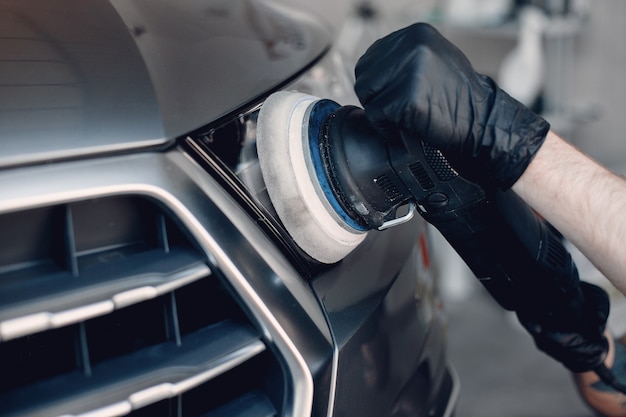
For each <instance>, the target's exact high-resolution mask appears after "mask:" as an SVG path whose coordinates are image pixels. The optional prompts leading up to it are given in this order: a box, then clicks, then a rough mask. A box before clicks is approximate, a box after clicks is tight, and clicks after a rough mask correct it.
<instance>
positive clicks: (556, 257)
mask: <svg viewBox="0 0 626 417" xmlns="http://www.w3.org/2000/svg"><path fill="white" fill-rule="evenodd" d="M546 235H547V239H546V240H547V247H546V249H547V251H546V260H547V261H548V263H549V264H551V265H552V266H554V267H557V268H564V267H565V266H566V265H567V263H568V256H569V254H568V252H567V250H566V249H565V248H564V247H563V245H561V243H560V242H559V238H558V237H557V236H556V235H555V234H554V232H552V231H551V230H549V229H548V233H547V234H546Z"/></svg>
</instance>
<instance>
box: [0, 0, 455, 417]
mask: <svg viewBox="0 0 626 417" xmlns="http://www.w3.org/2000/svg"><path fill="white" fill-rule="evenodd" d="M308 3H310V2H308ZM308 3H307V2H304V1H287V0H282V1H274V2H272V1H268V0H215V1H214V0H205V1H199V0H186V1H176V2H173V1H166V0H125V1H119V0H111V1H106V0H91V1H89V2H83V1H78V0H49V1H46V2H40V1H35V0H8V1H4V2H2V4H1V5H0V32H1V33H2V36H1V37H0V60H1V61H2V64H1V65H0V231H1V233H0V369H1V370H2V376H1V378H0V404H2V406H1V407H0V408H1V409H2V412H1V414H2V415H3V416H99V417H113V416H133V417H138V416H186V417H187V416H197V417H200V416H229V417H235V416H241V417H243V416H247V417H252V416H255V417H257V416H258V417H261V416H284V417H287V416H294V417H303V416H319V417H321V416H324V417H331V416H335V417H343V416H359V417H369V416H372V417H373V416H376V417H380V416H431V417H437V416H446V417H447V416H451V415H452V414H453V412H454V407H455V403H456V399H457V397H458V390H459V383H458V379H457V377H456V375H455V373H454V368H453V366H452V365H451V364H450V363H449V360H448V357H447V355H446V315H445V310H444V308H443V304H442V300H441V296H440V295H439V292H438V288H437V282H438V276H437V271H436V268H435V267H434V265H433V261H432V253H431V252H430V250H431V249H430V244H429V236H428V233H429V228H428V226H427V225H426V223H425V222H424V221H422V220H421V219H414V220H412V221H410V222H408V223H406V224H404V225H402V226H399V227H395V228H392V229H390V230H386V231H384V232H372V233H370V234H368V237H367V238H366V239H365V241H364V242H363V243H362V244H361V245H360V246H359V247H358V248H357V249H356V250H354V251H353V252H352V253H350V254H349V255H348V256H347V257H346V258H345V259H343V260H342V261H340V262H337V263H334V264H331V265H326V264H321V263H319V262H316V261H315V260H313V259H311V258H310V257H308V256H307V254H306V253H304V252H303V251H302V250H301V249H300V248H299V247H298V246H297V245H296V244H295V243H294V241H293V239H292V238H291V237H290V236H289V234H288V233H287V231H286V230H285V228H284V227H283V226H282V224H281V222H280V219H279V218H278V217H277V215H276V213H275V211H274V210H273V207H272V204H271V201H269V199H268V196H267V192H266V189H265V186H264V183H263V178H262V175H261V172H260V170H259V164H258V159H257V157H256V151H255V141H256V117H257V116H258V112H259V109H260V108H261V107H262V105H263V101H264V99H265V98H266V97H267V96H268V95H269V94H271V93H272V92H275V91H279V90H293V91H300V92H306V93H310V94H313V95H316V96H319V97H324V98H330V99H333V100H336V101H337V102H340V103H342V104H348V103H355V104H358V101H356V98H355V97H354V93H353V92H352V87H351V79H350V71H351V68H353V65H354V62H353V61H352V60H351V59H349V57H348V56H347V54H345V53H342V51H346V49H345V44H344V45H339V43H338V40H339V39H340V38H341V37H340V33H341V30H340V29H341V22H343V21H344V18H345V15H344V14H342V13H347V12H348V11H349V10H350V7H351V5H350V4H348V3H347V4H346V5H342V4H340V2H330V1H325V2H318V3H316V4H315V5H312V4H308ZM340 46H341V47H340ZM352 52H353V51H352Z"/></svg>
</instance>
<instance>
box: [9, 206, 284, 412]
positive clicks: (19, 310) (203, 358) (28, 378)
mask: <svg viewBox="0 0 626 417" xmlns="http://www.w3.org/2000/svg"><path fill="white" fill-rule="evenodd" d="M0 230H1V231H2V233H0V369H1V370H2V378H0V404H2V406H1V407H0V408H2V410H3V411H2V415H5V416H43V415H45V416H61V415H62V416H70V415H89V416H94V415H97V416H98V417H105V416H123V415H131V416H143V415H146V416H148V415H149V416H198V417H199V416H230V417H237V416H258V417H264V416H274V415H279V414H280V411H281V410H280V408H281V404H282V402H283V400H284V399H283V398H282V396H283V392H284V391H285V387H284V385H283V384H284V382H283V377H282V373H281V371H280V366H279V365H278V359H277V358H276V357H274V355H273V353H272V352H271V350H270V349H268V348H267V346H266V344H265V343H264V341H263V340H262V338H261V336H260V334H259V331H258V330H257V329H256V328H255V326H253V325H252V323H251V322H250V321H249V320H248V316H247V315H246V314H245V313H244V311H243V310H242V308H241V307H240V304H239V302H238V301H237V299H236V297H235V295H234V293H233V292H231V291H230V290H229V288H228V284H227V283H226V281H225V280H224V279H221V277H220V276H219V274H218V273H217V272H216V271H212V270H211V268H210V267H209V265H208V263H207V261H206V259H205V257H204V255H203V254H202V252H201V251H199V250H198V249H197V248H196V246H195V245H194V242H193V241H192V240H191V239H189V238H188V236H187V234H186V233H185V231H184V230H183V228H182V227H181V226H180V225H179V224H178V223H177V222H176V220H175V219H173V218H171V216H170V215H169V213H168V212H167V211H166V210H164V209H163V208H162V207H161V206H160V205H159V204H158V203H157V202H154V201H152V200H149V199H147V198H144V197H139V196H113V197H111V196H109V197H103V198H95V199H89V200H85V201H79V202H72V203H64V204H57V205H52V206H47V207H39V208H34V209H29V210H23V211H16V212H11V213H5V214H2V215H0Z"/></svg>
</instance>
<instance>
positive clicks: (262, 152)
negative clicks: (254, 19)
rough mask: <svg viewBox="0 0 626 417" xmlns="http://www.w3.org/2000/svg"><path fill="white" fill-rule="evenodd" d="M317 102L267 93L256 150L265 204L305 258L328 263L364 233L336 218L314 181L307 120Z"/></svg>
mask: <svg viewBox="0 0 626 417" xmlns="http://www.w3.org/2000/svg"><path fill="white" fill-rule="evenodd" d="M319 100H320V99H319V98H317V97H314V96H310V95H306V94H302V93H295V92H287V91H281V92H277V93H274V94H272V95H270V96H269V97H268V98H267V100H266V101H265V102H264V103H263V105H262V106H261V110H260V112H259V116H258V121H257V152H258V157H259V164H260V166H261V173H262V175H263V180H264V181H265V186H266V187H267V191H268V194H269V197H270V200H271V201H272V204H273V205H274V208H275V209H276V212H277V214H278V216H279V217H280V220H281V221H282V223H283V225H284V226H285V228H286V229H287V232H288V233H289V234H290V235H291V237H292V238H293V239H294V241H295V242H296V244H297V245H298V246H299V247H300V248H302V249H303V250H304V251H305V252H306V253H307V254H308V255H309V256H311V257H312V258H314V259H316V260H318V261H320V262H322V263H327V264H331V263H335V262H338V261H340V260H341V259H343V258H344V257H346V256H347V255H348V254H349V253H350V252H351V251H352V250H354V249H355V248H356V247H357V246H358V245H359V244H360V243H361V242H362V241H363V239H365V236H366V234H367V232H363V231H360V230H355V229H353V228H352V227H350V226H349V225H348V224H346V223H345V222H344V221H343V220H341V218H340V217H339V216H338V215H337V213H336V212H335V210H333V208H332V206H331V204H330V203H329V201H328V199H327V198H326V196H325V194H324V191H323V190H322V188H321V187H320V184H319V181H318V179H317V178H318V177H317V174H316V173H315V168H314V164H313V162H312V160H311V152H310V149H309V135H310V134H311V133H310V126H309V116H310V111H311V109H312V107H313V106H314V105H315V103H316V102H317V101H319ZM311 130H312V131H313V132H314V133H313V134H315V132H317V131H316V127H313V129H311Z"/></svg>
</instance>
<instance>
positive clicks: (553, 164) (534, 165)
mask: <svg viewBox="0 0 626 417" xmlns="http://www.w3.org/2000/svg"><path fill="white" fill-rule="evenodd" d="M513 190H514V191H515V192H516V193H517V194H518V195H519V196H520V197H522V198H523V199H524V200H525V201H526V202H527V203H528V204H529V205H530V206H531V207H533V208H534V209H535V210H536V211H537V212H539V213H540V214H541V215H542V216H543V217H545V218H546V219H547V220H548V221H549V222H551V223H552V224H553V225H554V226H555V227H556V228H557V229H558V230H559V231H561V233H563V234H564V235H565V236H566V237H567V238H568V239H569V240H570V241H571V242H572V243H573V244H574V245H576V246H577V247H578V248H579V249H580V250H581V252H583V253H584V254H585V256H587V257H588V258H589V260H590V261H591V262H593V264H594V265H595V266H596V267H597V268H598V269H599V270H600V271H601V272H602V273H603V274H604V275H605V276H606V277H607V278H608V279H609V280H610V281H611V282H612V283H613V285H615V286H616V287H617V288H618V289H619V290H620V291H621V292H622V293H624V294H626V272H625V271H626V256H624V252H623V251H624V249H623V248H624V244H625V243H626V180H625V179H624V178H622V177H620V176H618V175H616V174H614V173H612V172H611V171H609V170H607V169H606V168H604V167H602V166H601V165H599V164H598V163H596V162H595V161H594V160H592V159H591V158H589V157H588V156H587V155H585V154H583V153H582V152H580V151H579V150H578V149H576V148H575V147H573V146H572V145H570V144H568V143H567V142H565V141H564V140H563V139H561V138H560V137H558V136H557V135H556V134H555V133H553V132H549V133H548V136H547V138H546V141H545V143H544V144H543V146H542V147H541V148H540V149H539V152H538V153H537V154H536V156H535V158H534V159H533V160H532V162H531V163H530V165H529V166H528V168H527V169H526V171H525V172H524V173H523V174H522V176H521V177H520V178H519V180H518V181H517V182H516V183H515V184H514V185H513Z"/></svg>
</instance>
